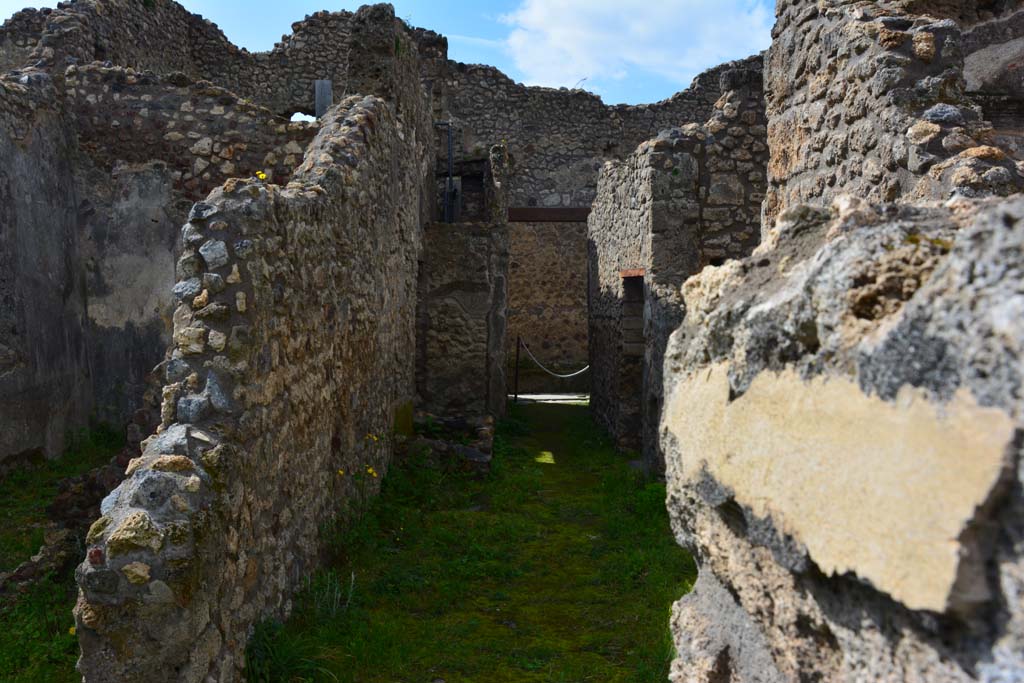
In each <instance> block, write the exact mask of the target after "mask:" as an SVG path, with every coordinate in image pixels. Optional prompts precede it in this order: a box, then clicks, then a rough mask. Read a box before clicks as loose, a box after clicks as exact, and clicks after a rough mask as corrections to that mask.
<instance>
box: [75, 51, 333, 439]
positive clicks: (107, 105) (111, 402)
mask: <svg viewBox="0 0 1024 683" xmlns="http://www.w3.org/2000/svg"><path fill="white" fill-rule="evenodd" d="M62 86H63V89H64V92H65V97H66V100H65V102H66V107H67V109H68V111H69V112H70V114H71V117H73V118H72V120H73V121H74V128H75V130H76V131H77V133H78V136H77V137H78V145H79V149H80V150H81V151H82V152H83V154H82V155H81V156H80V157H79V158H78V160H77V164H76V186H77V187H78V188H79V189H78V192H79V195H80V196H81V202H80V208H81V211H80V214H81V216H80V221H81V225H80V235H81V241H82V245H83V248H82V257H83V258H82V260H83V262H84V264H85V267H86V269H87V273H88V278H87V281H86V282H87V284H86V295H87V298H88V302H89V305H88V311H89V334H88V340H87V342H88V347H89V354H90V368H91V374H92V381H93V398H94V415H95V416H96V417H97V418H99V419H101V420H103V421H105V422H109V423H110V424H123V423H124V422H125V421H126V420H127V419H128V417H129V416H131V415H132V413H133V412H134V411H135V410H137V409H139V408H140V407H141V405H142V397H143V396H144V394H145V392H146V390H147V389H148V387H149V384H150V383H149V382H148V376H149V374H150V371H151V370H152V368H153V367H154V366H155V365H156V364H157V363H159V362H160V360H161V358H162V355H163V349H164V348H166V346H167V343H168V342H169V340H170V317H171V313H172V311H173V310H174V306H173V297H172V296H171V295H170V290H171V287H172V286H173V285H174V282H175V274H174V263H175V260H176V259H177V256H178V255H179V253H180V250H179V249H177V248H176V245H177V244H178V235H179V231H180V227H181V225H182V223H184V222H185V220H186V217H187V215H188V210H189V207H190V206H191V203H192V202H194V201H195V200H197V199H199V198H200V197H202V196H205V195H206V194H207V193H209V192H210V191H211V190H212V189H213V188H214V187H217V186H218V185H220V184H221V183H223V182H224V181H225V180H227V179H228V178H232V177H253V176H254V175H255V174H256V173H257V172H263V173H265V174H266V175H267V178H268V180H269V181H271V182H275V183H278V184H281V185H284V184H286V183H287V182H288V179H289V178H290V177H291V173H292V171H293V170H294V168H295V167H296V166H297V165H298V164H299V162H300V161H301V159H302V155H303V153H304V151H305V149H306V147H307V146H308V144H309V142H310V141H311V140H312V139H313V137H314V135H315V134H316V130H317V125H316V124H308V123H289V122H287V121H284V120H282V119H280V118H278V117H276V116H274V115H273V114H272V113H271V112H270V111H269V110H267V109H264V108H262V107H257V106H255V105H253V104H251V103H249V102H248V101H246V100H240V99H238V97H237V96H235V95H234V94H232V93H230V92H228V91H226V90H223V89H222V88H218V87H215V86H213V85H211V84H209V83H205V82H204V83H199V84H197V83H193V82H191V81H190V80H189V79H188V78H187V77H185V76H184V75H182V74H178V75H177V76H171V77H161V76H157V75H155V74H153V73H151V72H147V73H137V72H135V71H134V70H133V69H130V68H129V69H126V68H124V67H104V66H101V65H99V64H91V65H86V66H82V67H77V66H71V67H69V68H68V69H67V71H66V73H65V75H64V79H63V81H62Z"/></svg>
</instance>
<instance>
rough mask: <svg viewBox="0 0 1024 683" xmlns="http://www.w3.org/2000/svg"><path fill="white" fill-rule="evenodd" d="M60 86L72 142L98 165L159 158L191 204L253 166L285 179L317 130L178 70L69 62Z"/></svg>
mask: <svg viewBox="0 0 1024 683" xmlns="http://www.w3.org/2000/svg"><path fill="white" fill-rule="evenodd" d="M64 85H65V88H66V95H67V99H68V108H69V110H70V111H71V112H72V113H73V115H74V116H75V120H76V124H77V125H76V127H77V129H78V138H79V145H80V147H81V148H82V150H83V151H85V152H87V153H88V154H89V156H90V157H91V158H92V160H93V161H94V162H95V163H96V164H97V165H98V166H100V167H101V168H103V169H112V168H113V167H114V165H115V164H116V163H117V162H129V163H145V162H148V161H151V160H154V159H159V160H161V161H164V162H166V163H167V164H168V165H169V166H171V167H172V168H173V169H175V170H176V174H175V175H176V177H175V181H176V182H175V185H176V188H177V189H178V190H179V191H180V192H182V194H183V195H185V196H187V197H188V198H190V199H192V200H193V201H196V200H198V199H200V198H201V197H204V196H206V195H207V194H208V193H209V192H210V191H211V190H212V189H213V188H215V187H218V186H219V185H221V184H223V183H224V181H225V180H227V179H229V178H237V177H243V178H244V177H248V176H253V175H254V174H255V173H256V172H257V171H262V172H263V173H265V174H266V175H267V178H268V180H269V181H270V182H273V183H277V184H280V185H284V184H287V182H288V178H289V177H290V176H291V173H292V170H293V169H294V168H295V167H296V166H297V165H298V164H299V162H300V161H301V160H302V155H303V153H304V152H305V150H306V147H307V146H308V145H309V143H310V142H311V141H312V140H313V137H314V136H315V135H316V132H317V124H315V123H305V122H296V123H289V122H288V121H286V120H283V119H281V118H279V117H277V116H275V115H274V114H273V113H272V112H271V111H270V110H268V109H265V108H263V107H259V106H256V105H253V104H252V103H251V102H248V101H247V100H244V99H239V97H238V96H237V95H235V94H233V93H231V92H230V91H228V90H225V89H224V88H221V87H219V86H215V85H212V84H211V83H209V82H199V83H195V82H193V81H191V80H190V79H189V78H187V77H185V76H183V75H181V74H179V75H177V76H170V77H167V76H158V75H156V74H153V73H138V72H135V71H134V70H133V69H130V68H124V67H120V66H118V67H103V66H100V65H98V64H91V65H88V66H83V67H76V66H71V67H69V68H68V69H67V72H66V73H65V77H64Z"/></svg>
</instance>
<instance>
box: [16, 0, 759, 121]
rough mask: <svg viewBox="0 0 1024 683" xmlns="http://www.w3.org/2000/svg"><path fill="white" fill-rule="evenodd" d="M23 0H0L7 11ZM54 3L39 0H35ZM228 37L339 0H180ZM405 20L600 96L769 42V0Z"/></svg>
mask: <svg viewBox="0 0 1024 683" xmlns="http://www.w3.org/2000/svg"><path fill="white" fill-rule="evenodd" d="M31 3H32V0H0V16H2V17H3V18H6V17H8V16H9V15H10V14H12V13H13V12H15V11H17V10H18V9H21V8H22V7H23V6H25V5H26V4H28V5H30V6H31ZM52 4H53V3H46V2H43V3H42V4H41V5H39V6H49V5H52ZM182 4H183V5H184V6H185V7H187V8H188V9H189V10H191V11H193V12H198V13H199V14H202V15H203V16H205V17H207V18H208V19H211V20H212V21H214V22H215V23H216V24H217V25H218V26H220V27H221V29H222V30H223V31H224V33H225V34H227V36H228V38H230V39H231V40H232V41H233V42H235V43H236V44H238V45H241V46H243V47H246V48H248V49H250V50H252V51H258V50H267V49H270V48H271V47H273V45H274V43H275V42H276V41H278V40H280V38H281V34H283V33H290V32H291V24H292V22H294V21H297V20H299V19H302V18H303V17H304V16H305V15H306V14H309V13H312V12H314V11H317V10H320V9H327V10H332V11H337V10H342V9H345V10H353V9H356V8H357V7H359V5H361V4H364V3H363V2H347V1H342V0H287V1H286V2H282V1H281V0H245V1H243V0H183V1H182ZM392 4H393V5H394V6H395V12H396V13H397V14H398V16H400V17H402V18H404V19H406V20H408V21H409V22H410V23H412V24H414V25H417V26H422V27H424V28H429V29H432V30H434V31H437V32H439V33H442V34H444V35H445V36H447V37H448V50H449V56H450V57H451V58H452V59H456V60H458V61H461V62H471V63H474V62H475V63H483V64H493V65H494V66H497V67H498V68H500V69H501V70H502V71H504V72H505V73H507V74H508V75H509V76H511V77H512V78H514V79H515V80H517V81H521V82H524V83H527V84H531V85H547V86H555V87H558V86H565V87H573V86H574V85H576V84H577V83H580V82H581V81H582V85H581V86H580V87H583V88H586V89H587V90H591V91H593V92H596V93H597V94H598V95H600V96H601V97H602V98H603V99H604V101H605V102H607V103H609V104H615V103H620V102H627V103H630V104H637V103H641V102H655V101H658V100H661V99H664V98H666V97H669V96H671V95H672V94H673V93H675V92H677V91H679V90H682V89H684V88H686V87H687V86H688V85H689V83H690V81H691V80H692V79H693V77H694V76H696V75H697V74H698V73H700V72H701V71H703V70H704V69H707V68H709V67H712V66H714V65H716V64H719V63H721V62H723V61H728V60H730V59H740V58H742V57H746V56H748V55H750V54H753V53H755V52H758V51H760V50H763V49H765V48H766V47H768V44H769V42H770V32H771V25H772V21H773V14H774V0H476V1H473V0H393V1H392Z"/></svg>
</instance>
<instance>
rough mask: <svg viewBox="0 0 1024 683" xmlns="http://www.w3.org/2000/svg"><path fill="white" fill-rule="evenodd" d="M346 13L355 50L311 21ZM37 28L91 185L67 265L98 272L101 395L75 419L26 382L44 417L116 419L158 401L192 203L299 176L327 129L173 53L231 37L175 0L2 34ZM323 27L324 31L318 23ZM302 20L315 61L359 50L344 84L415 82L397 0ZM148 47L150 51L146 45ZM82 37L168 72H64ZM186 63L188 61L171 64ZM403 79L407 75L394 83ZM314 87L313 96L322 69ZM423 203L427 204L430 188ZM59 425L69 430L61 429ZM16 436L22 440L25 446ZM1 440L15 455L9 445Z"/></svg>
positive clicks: (371, 86) (51, 16)
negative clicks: (203, 36) (245, 93)
mask: <svg viewBox="0 0 1024 683" xmlns="http://www.w3.org/2000/svg"><path fill="white" fill-rule="evenodd" d="M33 17H35V18H40V17H42V18H45V21H34V20H32V19H33ZM339 21H340V22H341V23H343V24H344V32H345V36H346V38H345V40H346V41H347V36H349V35H353V36H355V38H356V42H355V44H354V45H352V46H349V45H348V44H347V42H345V41H340V40H339V41H337V42H336V43H334V42H332V45H333V46H334V47H337V48H339V49H340V48H342V47H344V48H345V50H344V59H343V58H342V57H339V56H338V55H337V54H336V53H335V52H333V51H331V50H324V49H322V48H323V45H319V46H318V45H317V44H315V43H316V41H315V40H313V39H312V38H311V37H310V36H311V33H310V32H314V33H317V35H318V36H320V38H318V40H321V41H325V40H326V41H332V40H333V38H331V35H332V34H330V30H333V29H331V27H332V26H334V27H335V28H338V26H335V24H337V23H338V22H339ZM40 26H41V27H42V29H41V30H42V34H40V36H37V38H38V40H37V43H38V44H37V45H36V47H35V48H33V49H38V50H41V51H44V52H40V54H39V55H36V56H37V57H39V58H40V59H41V60H42V62H41V63H42V64H44V65H45V64H46V63H50V64H53V68H52V70H50V71H47V70H46V69H42V68H29V69H24V70H21V71H20V72H18V73H19V74H20V76H18V77H20V78H22V79H25V80H26V83H30V84H41V85H39V86H38V87H41V88H48V87H49V85H47V84H50V83H52V84H53V88H52V89H50V90H48V92H49V93H50V95H49V97H50V101H49V103H48V104H47V106H49V107H52V108H54V109H61V110H64V111H66V113H67V115H66V116H65V117H64V118H63V119H62V123H63V125H64V126H65V127H66V129H65V130H64V131H62V132H61V135H63V136H67V137H69V139H72V140H74V141H75V142H76V145H74V146H76V147H77V150H78V153H77V154H75V155H74V158H73V160H71V161H69V163H71V166H72V168H73V176H74V178H73V184H74V188H75V189H74V192H75V194H76V196H77V198H78V217H77V221H78V224H77V228H76V239H77V244H78V246H77V247H76V250H75V252H74V253H73V254H69V259H71V261H70V262H69V263H70V264H71V265H69V268H73V269H76V270H79V271H81V270H84V271H85V276H84V281H85V298H86V300H87V302H86V303H85V304H83V305H84V306H85V308H86V309H87V310H88V318H89V319H88V322H87V325H86V334H85V336H84V339H83V340H79V341H84V345H85V348H86V351H85V354H86V356H87V362H86V363H85V364H83V365H84V367H86V369H87V370H86V371H87V374H88V376H89V378H90V381H91V383H92V398H93V400H92V401H91V402H89V401H82V402H77V403H75V405H77V406H79V407H80V410H78V411H77V412H76V418H75V419H74V420H70V421H68V420H64V419H63V418H61V417H60V415H62V414H63V413H64V412H66V411H65V409H64V407H63V406H64V405H65V404H64V399H63V396H64V395H65V394H66V393H67V392H66V391H64V388H63V387H61V386H57V385H54V384H53V383H52V382H50V381H49V380H46V379H45V378H42V377H40V378H39V379H38V384H30V385H26V386H23V387H22V388H21V389H20V390H19V391H21V393H22V394H26V395H27V394H28V393H30V394H32V395H35V396H37V397H38V398H37V399H34V400H36V403H37V405H36V408H34V409H33V412H35V413H37V414H38V417H37V418H35V419H37V420H47V419H50V418H47V417H45V416H46V415H47V414H48V413H51V412H52V413H53V414H54V416H53V420H54V421H55V422H54V425H59V427H57V426H55V427H54V429H56V430H57V431H59V432H62V431H63V430H64V429H65V428H78V427H80V426H83V425H84V420H85V417H86V416H87V415H90V411H91V416H94V417H97V418H99V419H101V420H103V421H106V422H110V423H112V424H115V425H116V424H124V422H125V421H126V420H128V418H129V417H130V416H132V415H133V413H134V412H135V411H136V410H138V409H140V408H142V407H144V406H146V405H147V403H149V404H151V403H152V401H146V400H144V399H145V397H146V396H147V393H148V394H149V396H150V398H152V390H153V388H154V385H153V381H152V380H153V377H152V375H151V370H152V368H153V366H154V365H155V364H156V363H157V362H159V360H160V358H161V354H162V349H164V348H165V347H166V345H167V343H168V341H169V340H170V329H171V312H172V311H173V302H172V298H171V296H170V294H169V292H170V288H171V286H173V284H174V281H175V273H174V262H175V260H176V259H177V256H178V255H179V254H180V248H179V247H178V246H177V245H178V233H179V231H180V227H181V225H182V223H184V221H185V219H186V217H187V214H188V209H189V207H190V206H191V203H192V202H193V201H195V200H196V199H198V198H200V197H202V196H205V194H206V193H208V192H209V191H210V190H211V189H213V188H214V187H216V186H218V185H219V184H221V183H223V182H224V181H225V180H227V179H228V178H231V177H251V176H252V175H253V174H254V173H255V172H257V171H263V172H265V173H266V174H267V175H268V180H269V181H271V182H276V183H278V184H282V185H283V184H286V183H287V182H288V181H289V179H290V175H291V171H292V169H293V168H294V167H295V166H296V165H297V164H298V163H299V161H301V159H302V155H303V152H304V150H305V148H306V147H307V145H308V144H309V142H310V141H311V140H312V138H313V136H314V135H315V133H316V131H317V126H316V125H315V124H307V123H290V122H288V121H287V120H284V119H282V118H280V117H278V116H277V115H276V114H275V112H274V111H272V110H269V109H266V108H264V107H261V106H259V105H257V104H254V103H253V102H251V101H247V100H245V99H242V98H241V97H240V96H239V95H238V94H236V93H233V92H231V91H229V90H227V89H225V88H223V87H221V84H218V85H214V84H212V83H210V82H207V81H197V80H196V78H198V77H201V76H203V75H207V76H209V75H210V73H209V72H210V71H216V69H213V68H212V67H211V68H210V69H206V71H205V72H204V70H203V69H204V68H205V67H203V68H200V67H201V65H200V66H196V65H195V63H194V60H193V63H192V66H189V64H188V63H185V61H182V60H186V61H187V59H186V57H187V56H182V55H183V54H184V53H182V52H181V50H180V49H179V47H180V46H178V47H174V48H171V47H168V48H167V50H162V49H161V46H162V45H163V44H162V43H161V42H160V41H161V40H163V39H164V38H165V37H166V36H172V37H173V36H176V35H178V34H182V32H187V31H192V30H199V29H202V30H203V31H213V32H214V33H215V34H216V36H220V34H219V31H216V30H215V27H212V25H211V24H209V23H208V22H205V21H202V20H201V19H199V18H198V17H196V16H194V15H190V14H189V13H188V12H185V11H184V10H183V9H182V8H180V6H177V5H174V4H173V3H168V2H163V1H158V2H156V3H155V4H154V5H153V7H145V6H144V5H143V3H134V2H133V3H125V2H118V1H114V2H107V3H99V4H97V3H95V2H78V3H74V4H68V5H66V6H65V7H64V8H63V9H59V10H55V11H53V12H43V11H40V12H37V13H34V14H33V13H32V12H29V13H21V14H19V15H18V16H16V17H15V18H14V19H12V21H11V22H8V23H7V24H5V27H4V29H3V30H2V31H0V34H3V36H4V40H7V41H8V42H7V43H0V44H10V41H11V40H15V41H17V40H20V39H21V38H23V37H25V36H27V35H28V34H29V33H30V31H32V30H37V29H39V28H40ZM314 27H319V28H318V29H316V31H314ZM114 28H117V30H113V29H114ZM339 30H340V29H339ZM296 31H297V33H296V34H295V35H293V36H292V38H291V39H289V40H292V43H289V44H290V45H291V47H290V48H289V49H294V50H306V49H307V47H308V48H309V54H308V56H309V58H314V57H315V58H316V59H318V60H328V61H330V63H331V65H332V68H333V67H338V68H342V67H346V68H347V66H348V61H347V57H348V54H349V53H350V52H351V53H352V54H353V55H356V56H357V57H358V58H357V59H355V60H353V65H352V69H351V70H350V71H351V73H350V74H348V73H346V75H344V76H343V77H340V78H339V82H338V83H336V85H338V86H339V87H340V88H341V90H342V91H343V89H344V84H345V83H346V82H352V83H356V84H358V85H359V86H360V88H363V89H364V91H366V92H379V93H380V94H382V95H383V96H387V97H389V98H390V99H392V100H394V101H401V100H402V94H401V92H400V91H401V90H402V88H406V86H408V87H412V84H416V83H418V80H419V62H418V61H417V59H416V55H415V53H414V52H413V51H410V50H404V51H403V50H401V49H396V48H395V46H396V45H403V44H404V45H406V46H409V45H411V44H412V43H411V41H410V40H409V39H408V37H403V36H404V33H402V30H401V26H400V22H396V20H395V17H394V14H393V11H391V10H390V8H389V7H387V6H375V7H367V8H365V9H363V10H361V11H359V12H356V13H355V14H353V15H351V16H347V15H346V18H344V21H342V20H341V19H339V18H338V17H336V16H334V15H330V14H328V13H319V14H316V15H313V16H312V17H309V18H307V20H306V21H305V22H300V23H299V24H296ZM157 34H159V35H157ZM211 35H213V34H211ZM83 36H86V38H88V39H87V40H86V39H85V38H83ZM217 40H219V41H220V43H217V42H216V41H214V43H202V42H200V43H196V44H195V45H194V46H193V47H195V48H196V50H197V51H198V52H197V54H203V55H207V56H208V58H209V59H213V58H215V57H217V56H220V57H222V58H223V59H225V60H227V61H225V62H224V63H225V64H227V63H228V62H230V56H231V55H233V54H235V53H237V52H238V51H237V49H235V48H233V46H230V45H229V44H227V45H228V47H225V44H226V43H225V41H224V39H223V36H220V37H219V38H218V39H217ZM25 41H27V42H26V44H28V42H31V41H29V40H28V38H25ZM83 41H84V42H83ZM95 41H99V43H96V42H95ZM403 41H404V42H403ZM180 42H181V43H182V44H183V45H187V44H188V43H189V41H188V40H182V41H180ZM222 43H225V44H222ZM143 44H145V45H147V46H148V49H146V50H140V49H139V45H143ZM204 45H205V47H202V46H204ZM83 46H87V47H89V49H95V50H100V51H102V52H104V54H105V55H106V56H108V57H112V58H114V59H117V60H122V61H123V62H128V63H135V64H137V65H141V66H145V67H147V68H152V69H154V70H156V73H154V72H152V71H137V70H135V69H133V68H131V67H125V66H121V65H119V66H110V65H106V66H105V65H103V64H96V63H92V64H80V65H75V64H72V65H71V66H70V67H68V68H66V69H65V66H64V64H65V62H64V61H62V59H58V57H57V55H58V53H60V54H66V56H70V55H71V53H73V52H74V51H75V50H78V49H81V50H85V47H83ZM133 49H134V50H137V52H132V51H131V50H133ZM175 50H177V52H176V51H175ZM76 54H77V53H76ZM82 56H83V58H87V59H91V58H92V57H95V56H97V55H96V54H91V53H87V52H83V53H82ZM293 57H294V59H292V60H291V62H290V64H291V66H292V68H294V69H297V70H305V74H306V76H303V78H307V77H308V75H309V74H314V73H316V74H319V73H320V71H319V70H318V69H319V67H314V66H310V64H309V63H308V60H306V58H305V57H303V58H302V59H299V58H298V56H296V55H293ZM160 60H164V61H160ZM304 60H306V61H304ZM80 61H81V60H80ZM33 63H34V62H33ZM178 68H182V69H186V71H188V73H182V72H174V73H163V72H167V71H170V70H172V69H178ZM225 69H227V67H225ZM220 71H221V72H222V73H220V74H213V77H217V78H220V77H221V76H223V78H225V79H227V80H231V79H232V78H234V77H233V76H231V73H234V72H230V69H227V71H224V69H221V70H220ZM229 72H230V73H229ZM197 73H198V76H197V75H195V74H197ZM189 74H193V75H189ZM254 78H256V79H257V82H259V83H262V84H266V83H277V84H284V85H287V86H288V87H293V86H294V87H298V86H295V83H297V82H298V81H297V80H296V76H295V74H291V73H290V72H288V71H287V70H286V71H279V70H278V71H267V72H266V73H263V74H262V75H257V76H255V77H254ZM307 80H308V78H307ZM399 83H401V84H403V85H401V86H399V85H396V84H399ZM307 85H308V86H309V93H310V98H311V97H312V95H311V93H312V82H311V81H309V83H307ZM33 87H35V86H33ZM303 87H304V86H303ZM417 88H418V86H417ZM417 106H419V105H417ZM424 120H425V121H426V123H425V124H423V125H424V126H426V128H425V132H423V134H424V135H430V134H431V130H430V127H429V119H428V118H425V119H424ZM66 194H67V193H65V195H66ZM418 201H419V202H420V203H421V204H423V205H424V206H425V205H426V204H428V203H429V202H430V198H429V197H422V198H419V199H418ZM44 314H45V315H48V316H50V322H49V323H47V324H49V325H51V326H53V327H60V326H61V323H60V318H59V312H58V311H57V310H55V309H54V310H51V309H47V308H44V309H42V310H41V311H40V315H44ZM71 349H74V353H73V354H72V355H75V354H78V353H80V351H81V349H80V348H79V346H78V342H75V343H73V344H70V345H69V346H68V350H69V352H70V351H71ZM68 362H72V363H77V362H78V361H77V360H74V361H71V360H69V361H68ZM51 365H52V366H53V367H57V366H59V365H60V364H59V363H51ZM21 381H28V380H27V379H26V378H22V380H21ZM29 433H30V434H34V435H35V437H34V438H35V442H34V445H33V447H32V448H33V449H36V448H39V447H41V444H42V441H43V440H44V438H43V436H41V435H42V434H43V432H42V431H41V430H31V431H30V432H29ZM20 438H21V439H22V440H24V438H25V437H24V435H23V437H20ZM46 438H48V439H49V440H50V441H51V442H53V443H62V438H56V439H54V438H50V437H46ZM19 444H20V445H19V446H18V448H19V449H21V448H22V446H24V445H25V444H21V443H20V442H19ZM12 448H13V446H12ZM46 451H47V452H48V453H50V454H51V455H55V454H56V453H57V452H59V449H58V450H54V449H53V447H48V448H46ZM0 452H2V453H3V456H7V455H11V454H13V451H8V450H7V449H6V448H0Z"/></svg>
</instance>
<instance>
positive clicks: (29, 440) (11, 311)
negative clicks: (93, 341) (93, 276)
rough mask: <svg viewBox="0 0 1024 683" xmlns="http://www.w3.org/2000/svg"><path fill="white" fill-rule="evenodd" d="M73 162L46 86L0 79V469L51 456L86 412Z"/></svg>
mask: <svg viewBox="0 0 1024 683" xmlns="http://www.w3.org/2000/svg"><path fill="white" fill-rule="evenodd" d="M74 156H75V141H74V137H73V136H72V135H71V134H70V133H69V130H68V127H67V125H66V123H65V121H64V118H63V116H62V114H61V112H60V109H59V107H57V106H56V105H55V95H54V91H53V88H52V87H51V85H50V83H49V80H48V79H45V78H33V79H28V78H26V79H24V82H20V81H19V80H16V79H14V78H10V77H7V78H3V79H0V159H2V160H3V163H0V226H2V227H0V465H3V464H4V461H5V460H7V459H8V458H11V457H16V456H18V455H31V454H37V453H43V454H44V455H45V456H47V457H57V456H58V455H60V454H61V453H62V452H63V450H64V439H65V436H66V433H67V432H68V431H70V430H74V429H78V428H79V427H81V426H83V425H84V424H85V418H86V417H87V416H88V414H89V410H90V407H91V405H92V400H91V392H90V387H89V372H88V358H87V356H86V353H85V344H84V338H85V327H86V302H85V292H84V280H85V274H84V269H83V267H82V261H81V259H80V248H81V245H80V235H79V231H78V227H79V212H78V194H77V192H76V189H75V184H74V170H73V159H74Z"/></svg>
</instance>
